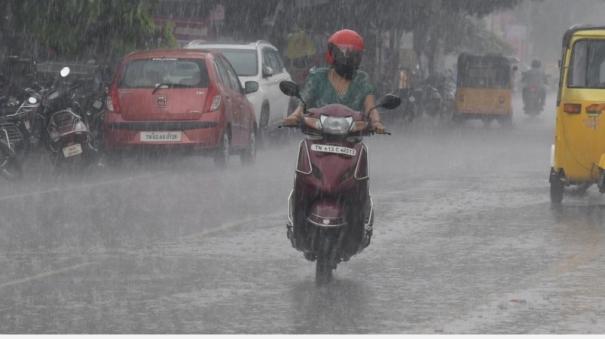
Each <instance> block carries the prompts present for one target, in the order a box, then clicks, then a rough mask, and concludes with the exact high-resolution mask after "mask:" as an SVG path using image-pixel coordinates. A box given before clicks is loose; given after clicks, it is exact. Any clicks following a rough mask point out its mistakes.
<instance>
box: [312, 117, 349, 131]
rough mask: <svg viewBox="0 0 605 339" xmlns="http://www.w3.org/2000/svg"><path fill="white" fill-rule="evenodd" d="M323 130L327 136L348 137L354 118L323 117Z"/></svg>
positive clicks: (321, 119)
mask: <svg viewBox="0 0 605 339" xmlns="http://www.w3.org/2000/svg"><path fill="white" fill-rule="evenodd" d="M319 121H320V122H321V126H322V130H323V132H324V133H326V134H333V135H346V134H348V133H349V131H350V130H351V125H352V124H353V117H346V118H336V117H329V116H327V115H322V116H321V117H320V119H319Z"/></svg>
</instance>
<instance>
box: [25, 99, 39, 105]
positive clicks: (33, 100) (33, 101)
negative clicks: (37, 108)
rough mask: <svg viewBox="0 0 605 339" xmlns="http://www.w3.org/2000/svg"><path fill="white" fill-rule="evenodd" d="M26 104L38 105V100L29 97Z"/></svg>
mask: <svg viewBox="0 0 605 339" xmlns="http://www.w3.org/2000/svg"><path fill="white" fill-rule="evenodd" d="M27 102H29V103H30V104H32V105H35V104H37V103H38V99H37V98H36V97H29V98H28V99H27Z"/></svg>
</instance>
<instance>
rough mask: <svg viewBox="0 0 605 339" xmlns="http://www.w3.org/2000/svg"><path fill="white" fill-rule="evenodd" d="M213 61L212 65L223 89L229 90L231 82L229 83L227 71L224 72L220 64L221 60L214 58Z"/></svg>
mask: <svg viewBox="0 0 605 339" xmlns="http://www.w3.org/2000/svg"><path fill="white" fill-rule="evenodd" d="M214 61H215V64H214V65H215V67H216V73H217V74H218V77H219V79H220V81H221V84H223V85H224V86H225V87H228V88H231V82H229V76H228V75H227V71H226V70H225V67H224V66H223V63H222V62H221V59H220V58H219V57H216V58H215V59H214Z"/></svg>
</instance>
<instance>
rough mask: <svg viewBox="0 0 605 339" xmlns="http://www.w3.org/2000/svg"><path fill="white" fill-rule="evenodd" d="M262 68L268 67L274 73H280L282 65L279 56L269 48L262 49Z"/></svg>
mask: <svg viewBox="0 0 605 339" xmlns="http://www.w3.org/2000/svg"><path fill="white" fill-rule="evenodd" d="M263 66H269V67H271V69H272V70H273V72H274V73H281V72H282V71H283V69H284V65H283V63H282V61H281V58H280V57H279V54H277V52H276V51H275V50H273V49H271V48H263Z"/></svg>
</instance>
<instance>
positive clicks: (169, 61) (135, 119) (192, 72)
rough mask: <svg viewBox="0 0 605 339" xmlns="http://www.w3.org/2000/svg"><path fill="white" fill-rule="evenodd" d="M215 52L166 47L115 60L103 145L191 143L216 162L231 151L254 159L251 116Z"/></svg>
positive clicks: (249, 88)
mask: <svg viewBox="0 0 605 339" xmlns="http://www.w3.org/2000/svg"><path fill="white" fill-rule="evenodd" d="M245 85H246V86H245V87H246V88H245V89H244V88H242V87H241V85H240V82H239V80H238V78H237V75H236V73H235V71H234V70H233V67H232V66H231V64H230V63H229V62H228V61H227V59H226V58H225V57H224V56H223V55H222V54H220V53H219V52H213V51H205V50H191V49H170V50H167V49H166V50H152V51H142V52H134V53H131V54H129V55H127V56H126V57H125V58H124V60H123V61H122V63H121V64H120V66H119V68H118V70H117V72H116V74H115V76H114V79H113V82H112V84H111V88H110V93H109V96H108V99H107V112H106V114H105V118H104V123H103V139H104V144H105V149H106V151H107V152H108V153H110V154H111V153H112V152H115V151H119V150H125V149H133V148H139V149H146V148H152V147H155V148H169V149H170V148H174V147H178V148H189V149H192V150H200V151H204V150H205V151H211V152H210V153H211V154H212V155H213V156H214V159H215V162H216V163H217V165H219V166H224V165H226V163H227V160H228V158H229V155H231V154H239V155H240V156H241V159H242V162H244V163H245V162H252V161H254V159H255V156H256V126H257V125H256V118H255V116H254V109H253V107H252V105H251V104H250V102H248V100H247V99H246V94H247V93H252V92H254V91H256V90H258V84H257V83H255V82H249V83H246V84H245Z"/></svg>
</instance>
